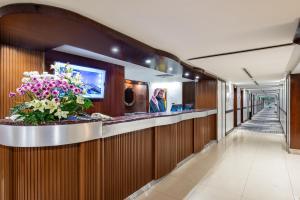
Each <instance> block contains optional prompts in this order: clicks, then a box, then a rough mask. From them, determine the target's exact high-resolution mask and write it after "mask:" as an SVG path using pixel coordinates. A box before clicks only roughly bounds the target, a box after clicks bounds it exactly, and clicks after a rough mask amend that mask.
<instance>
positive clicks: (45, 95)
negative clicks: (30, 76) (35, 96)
mask: <svg viewBox="0 0 300 200" xmlns="http://www.w3.org/2000/svg"><path fill="white" fill-rule="evenodd" d="M49 95H50V92H49V91H48V90H46V91H44V92H43V97H45V98H47V97H48V96H49Z"/></svg>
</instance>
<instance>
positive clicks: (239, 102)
mask: <svg viewBox="0 0 300 200" xmlns="http://www.w3.org/2000/svg"><path fill="white" fill-rule="evenodd" d="M240 124H241V89H240V88H237V125H240Z"/></svg>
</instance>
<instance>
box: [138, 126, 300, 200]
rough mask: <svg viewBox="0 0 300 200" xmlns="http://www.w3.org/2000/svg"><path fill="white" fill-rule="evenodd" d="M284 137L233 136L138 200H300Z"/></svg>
mask: <svg viewBox="0 0 300 200" xmlns="http://www.w3.org/2000/svg"><path fill="white" fill-rule="evenodd" d="M284 140H285V137H284V136H283V135H282V134H267V133H264V134H262V133H256V132H253V131H246V130H235V131H234V132H232V133H231V134H230V135H228V136H227V137H226V139H224V140H223V141H222V142H220V143H218V144H213V145H211V146H210V147H209V148H207V149H206V150H204V151H203V152H200V153H199V154H197V155H195V156H194V157H193V158H192V159H190V160H189V161H188V162H187V163H185V164H184V165H183V166H181V167H180V168H177V169H175V170H174V171H173V172H172V173H171V174H170V175H168V176H167V177H165V178H164V179H163V180H162V181H161V182H159V183H158V184H156V185H155V186H154V187H153V188H152V189H151V190H149V191H147V192H145V193H144V194H142V195H141V196H140V197H139V198H138V199H155V200H171V199H174V200H176V199H191V200H194V199H195V200H196V199H197V200H198V199H199V200H208V199H209V200H235V199H241V200H277V199H278V200H290V199H294V200H300V156H299V155H293V154H288V153H287V151H286V147H285V141H284Z"/></svg>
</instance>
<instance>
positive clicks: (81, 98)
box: [76, 96, 84, 104]
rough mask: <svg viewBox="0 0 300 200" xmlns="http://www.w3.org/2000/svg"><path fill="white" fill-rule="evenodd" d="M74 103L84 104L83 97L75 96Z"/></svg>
mask: <svg viewBox="0 0 300 200" xmlns="http://www.w3.org/2000/svg"><path fill="white" fill-rule="evenodd" d="M76 103H78V104H84V97H83V96H77V98H76Z"/></svg>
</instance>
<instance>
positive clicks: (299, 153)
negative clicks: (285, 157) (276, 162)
mask: <svg viewBox="0 0 300 200" xmlns="http://www.w3.org/2000/svg"><path fill="white" fill-rule="evenodd" d="M289 153H291V154H297V155H300V149H291V148H289Z"/></svg>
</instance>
